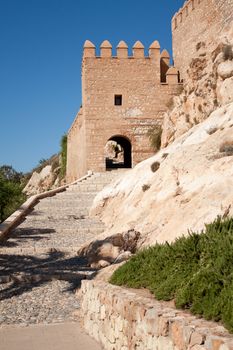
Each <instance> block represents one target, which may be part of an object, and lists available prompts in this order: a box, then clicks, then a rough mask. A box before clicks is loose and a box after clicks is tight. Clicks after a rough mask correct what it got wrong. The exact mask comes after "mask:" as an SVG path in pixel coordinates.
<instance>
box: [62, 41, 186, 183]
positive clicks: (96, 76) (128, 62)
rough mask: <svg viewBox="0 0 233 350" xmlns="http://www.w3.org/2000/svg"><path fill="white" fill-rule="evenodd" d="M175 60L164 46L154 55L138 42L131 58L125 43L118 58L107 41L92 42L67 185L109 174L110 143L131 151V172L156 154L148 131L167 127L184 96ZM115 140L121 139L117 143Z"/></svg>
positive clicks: (72, 130)
mask: <svg viewBox="0 0 233 350" xmlns="http://www.w3.org/2000/svg"><path fill="white" fill-rule="evenodd" d="M169 64H170V56H169V54H168V52H167V51H166V50H163V51H162V52H161V51H160V45H159V43H158V41H154V42H153V43H152V44H151V46H150V48H149V55H148V56H146V55H145V49H144V46H143V45H142V43H141V42H139V41H137V42H136V43H135V45H134V46H133V48H132V56H129V54H128V46H127V44H126V43H125V42H123V41H121V42H120V43H119V44H118V46H117V56H116V57H113V55H112V46H111V44H110V43H109V42H108V41H107V40H105V41H104V42H103V43H102V44H101V47H100V56H97V55H96V47H95V46H94V45H93V44H92V43H91V42H90V41H86V42H85V45H84V50H83V62H82V108H81V110H80V112H79V113H78V115H77V117H76V119H75V121H74V123H73V125H72V126H71V128H70V130H69V133H68V160H67V180H68V181H69V182H70V181H73V180H75V179H76V178H78V177H80V176H81V175H83V174H85V173H86V172H87V170H92V171H98V172H103V171H105V170H106V163H105V154H104V148H105V145H106V143H107V142H108V141H109V140H116V138H117V140H119V142H122V144H121V146H123V148H124V151H125V152H126V150H125V144H126V143H127V144H128V145H130V151H129V152H130V155H129V157H130V161H128V166H126V167H131V166H134V165H135V164H137V163H139V162H140V161H142V160H144V159H146V158H148V157H150V156H151V155H153V154H154V150H153V149H152V147H151V145H150V141H149V138H148V135H147V132H148V130H149V129H150V128H151V127H153V126H154V125H156V124H161V123H162V119H163V112H165V111H166V110H167V108H168V107H167V104H168V102H169V100H170V99H171V98H172V97H173V96H174V95H177V94H179V91H180V88H181V86H180V84H179V83H178V72H177V70H176V69H175V68H170V69H169V67H170V66H169ZM114 138H115V139H114Z"/></svg>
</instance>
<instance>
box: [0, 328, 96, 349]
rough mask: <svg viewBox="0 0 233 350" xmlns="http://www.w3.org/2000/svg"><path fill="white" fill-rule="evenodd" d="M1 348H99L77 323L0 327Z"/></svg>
mask: <svg viewBox="0 0 233 350" xmlns="http://www.w3.org/2000/svg"><path fill="white" fill-rule="evenodd" d="M0 349H1V350H44V349H46V350H100V349H101V347H100V345H99V344H97V343H96V342H95V341H94V340H93V339H91V338H90V337H89V336H87V335H86V334H85V333H84V332H83V331H82V330H80V328H79V327H78V326H77V324H74V323H65V324H60V325H55V324H53V325H49V326H43V325H37V326H31V327H27V328H21V327H4V328H0Z"/></svg>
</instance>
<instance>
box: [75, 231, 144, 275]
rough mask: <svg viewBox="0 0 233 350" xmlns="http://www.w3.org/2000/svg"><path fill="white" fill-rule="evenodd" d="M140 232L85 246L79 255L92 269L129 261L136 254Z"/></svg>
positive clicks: (130, 232) (126, 233) (118, 235)
mask: <svg viewBox="0 0 233 350" xmlns="http://www.w3.org/2000/svg"><path fill="white" fill-rule="evenodd" d="M139 238H140V232H137V231H135V230H133V229H132V230H128V231H126V232H123V233H117V234H115V235H112V236H109V237H107V238H103V239H97V240H94V241H93V242H90V243H89V244H87V245H85V246H84V247H83V248H82V249H81V250H80V251H79V252H78V253H79V255H80V256H82V257H85V258H86V259H87V260H88V264H89V265H90V266H91V267H92V268H96V269H99V268H103V267H106V266H108V265H110V264H112V263H120V262H122V261H125V260H127V259H129V257H130V256H131V254H132V253H135V252H136V249H137V243H138V240H139Z"/></svg>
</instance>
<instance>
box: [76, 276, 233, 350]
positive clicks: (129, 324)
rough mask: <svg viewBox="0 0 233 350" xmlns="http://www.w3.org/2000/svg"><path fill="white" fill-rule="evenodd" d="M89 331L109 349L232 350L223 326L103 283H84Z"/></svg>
mask: <svg viewBox="0 0 233 350" xmlns="http://www.w3.org/2000/svg"><path fill="white" fill-rule="evenodd" d="M78 293H79V297H81V312H82V316H83V317H82V318H83V325H84V328H85V330H86V331H87V332H88V333H89V334H90V335H91V336H92V337H93V338H94V339H96V340H97V341H98V342H100V343H101V344H102V345H103V347H104V349H108V350H118V349H119V350H127V349H129V350H133V349H137V350H139V349H141V350H149V349H150V350H152V349H153V350H154V349H155V350H186V349H188V350H230V349H231V350H232V349H233V336H232V335H230V334H229V333H228V332H227V331H226V330H225V328H224V327H222V326H221V325H219V324H217V323H214V322H208V321H204V320H202V319H197V318H196V317H194V316H192V315H190V314H188V313H184V312H182V311H180V310H176V309H173V308H172V307H170V306H169V305H168V303H166V302H158V301H156V300H154V299H153V298H152V297H149V296H148V297H145V296H141V295H140V293H139V292H138V291H135V290H129V289H123V288H121V287H116V286H112V285H110V284H108V283H105V282H102V281H98V280H97V281H82V286H81V289H80V290H79V292H78Z"/></svg>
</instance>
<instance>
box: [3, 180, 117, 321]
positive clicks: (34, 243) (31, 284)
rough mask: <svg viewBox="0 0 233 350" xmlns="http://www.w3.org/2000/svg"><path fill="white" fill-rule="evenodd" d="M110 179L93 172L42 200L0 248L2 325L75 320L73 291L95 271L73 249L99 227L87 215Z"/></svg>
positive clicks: (98, 224)
mask: <svg viewBox="0 0 233 350" xmlns="http://www.w3.org/2000/svg"><path fill="white" fill-rule="evenodd" d="M112 178H113V175H112V174H108V173H106V174H101V175H100V174H95V175H93V176H92V177H90V178H88V179H87V180H85V181H84V182H83V183H79V184H78V185H72V186H70V187H69V188H68V190H67V191H65V192H62V193H59V194H57V195H56V196H54V197H50V198H45V199H43V200H41V201H40V202H39V203H38V204H37V205H36V206H35V208H34V210H33V211H32V212H31V213H30V214H28V215H27V217H26V219H25V220H24V222H22V223H21V225H19V226H18V227H17V228H16V229H15V230H14V231H13V232H12V234H11V236H10V238H9V239H8V241H6V242H5V243H4V244H3V245H2V246H1V247H0V325H1V326H3V325H20V326H28V325H32V324H51V323H62V322H73V321H76V320H77V314H78V312H77V309H78V308H79V301H78V299H77V297H76V296H75V290H76V289H77V288H78V287H79V286H80V282H81V280H82V279H83V278H86V276H87V275H90V274H92V273H94V271H93V270H91V269H90V268H89V267H88V266H86V262H85V260H84V259H81V258H79V257H77V254H76V252H75V251H77V247H80V246H81V245H82V244H83V243H85V242H86V241H88V240H90V239H92V238H95V237H96V236H97V235H98V234H99V233H100V232H102V231H103V229H104V227H103V224H102V223H101V222H98V221H96V220H93V219H91V218H89V217H88V214H87V213H88V211H89V209H90V206H91V204H92V201H93V199H94V197H95V195H96V192H97V191H99V190H101V188H103V187H104V186H105V185H106V184H107V183H109V182H110V181H111V180H112Z"/></svg>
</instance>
